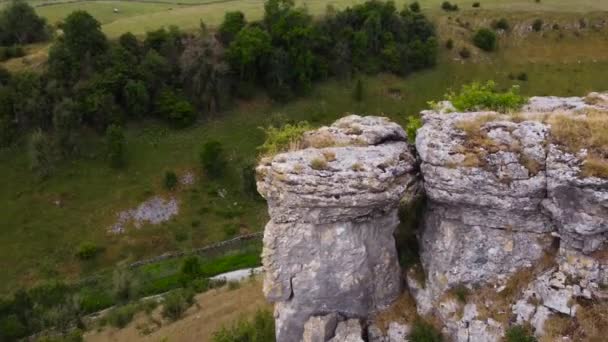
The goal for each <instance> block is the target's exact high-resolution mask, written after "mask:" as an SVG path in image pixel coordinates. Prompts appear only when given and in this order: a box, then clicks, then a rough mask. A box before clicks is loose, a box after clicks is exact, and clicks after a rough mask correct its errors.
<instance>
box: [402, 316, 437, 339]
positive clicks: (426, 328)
mask: <svg viewBox="0 0 608 342" xmlns="http://www.w3.org/2000/svg"><path fill="white" fill-rule="evenodd" d="M408 337H409V340H410V341H412V342H441V341H443V337H442V336H441V333H440V332H439V331H438V330H437V328H435V326H433V325H432V324H430V323H427V322H425V321H423V320H421V319H418V320H416V321H415V322H414V325H413V326H412V331H411V332H410V335H409V336H408Z"/></svg>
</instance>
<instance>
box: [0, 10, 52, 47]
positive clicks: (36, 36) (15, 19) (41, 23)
mask: <svg viewBox="0 0 608 342" xmlns="http://www.w3.org/2000/svg"><path fill="white" fill-rule="evenodd" d="M49 38H50V30H49V28H48V26H47V24H46V20H45V19H44V18H41V17H39V16H38V15H37V14H36V11H35V10H34V8H33V7H32V6H31V5H29V4H28V3H26V2H25V1H22V0H13V1H11V2H10V3H9V4H8V5H7V6H6V7H4V8H3V9H2V11H1V12H0V45H16V44H29V43H34V42H40V41H44V40H47V39H49Z"/></svg>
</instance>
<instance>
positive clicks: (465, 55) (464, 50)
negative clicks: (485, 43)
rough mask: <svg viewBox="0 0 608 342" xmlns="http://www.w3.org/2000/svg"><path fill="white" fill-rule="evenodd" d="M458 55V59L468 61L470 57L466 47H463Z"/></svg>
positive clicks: (469, 51)
mask: <svg viewBox="0 0 608 342" xmlns="http://www.w3.org/2000/svg"><path fill="white" fill-rule="evenodd" d="M458 54H459V55H460V57H462V59H468V58H469V57H471V50H469V48H467V47H463V48H462V49H460V51H459V52H458Z"/></svg>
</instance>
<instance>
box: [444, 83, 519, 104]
mask: <svg viewBox="0 0 608 342" xmlns="http://www.w3.org/2000/svg"><path fill="white" fill-rule="evenodd" d="M447 99H448V100H449V101H451V102H452V104H453V105H454V107H455V108H456V109H458V110H460V111H466V110H483V109H487V110H495V111H500V112H506V111H512V110H518V109H520V108H521V107H522V106H523V105H524V104H525V103H526V101H527V99H526V98H525V97H523V96H521V95H520V94H519V88H518V87H517V86H513V87H512V88H511V89H509V90H508V91H505V92H499V91H498V90H497V89H496V84H495V83H494V82H493V81H488V82H487V83H485V84H481V83H477V82H474V83H472V84H469V85H464V86H462V89H461V90H460V93H458V94H456V93H450V94H448V95H447Z"/></svg>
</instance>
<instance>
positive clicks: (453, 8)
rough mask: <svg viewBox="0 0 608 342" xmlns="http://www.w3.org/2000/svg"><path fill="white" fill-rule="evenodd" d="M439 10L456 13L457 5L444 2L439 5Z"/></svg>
mask: <svg viewBox="0 0 608 342" xmlns="http://www.w3.org/2000/svg"><path fill="white" fill-rule="evenodd" d="M441 9H443V10H444V11H448V12H453V11H458V5H456V4H452V3H450V2H449V1H444V2H442V3H441Z"/></svg>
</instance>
